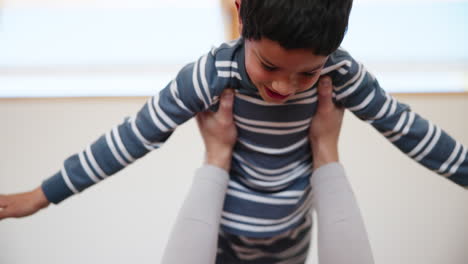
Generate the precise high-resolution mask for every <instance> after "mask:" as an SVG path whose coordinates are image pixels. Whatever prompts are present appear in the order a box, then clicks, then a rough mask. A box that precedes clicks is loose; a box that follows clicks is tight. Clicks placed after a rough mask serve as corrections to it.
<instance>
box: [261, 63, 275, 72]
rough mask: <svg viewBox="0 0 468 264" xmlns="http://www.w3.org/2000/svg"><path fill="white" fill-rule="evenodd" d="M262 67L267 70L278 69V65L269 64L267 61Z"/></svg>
mask: <svg viewBox="0 0 468 264" xmlns="http://www.w3.org/2000/svg"><path fill="white" fill-rule="evenodd" d="M262 67H263V69H265V70H267V71H274V70H276V69H277V68H276V67H273V66H268V65H266V64H265V63H262Z"/></svg>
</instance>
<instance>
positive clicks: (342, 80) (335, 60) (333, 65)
mask: <svg viewBox="0 0 468 264" xmlns="http://www.w3.org/2000/svg"><path fill="white" fill-rule="evenodd" d="M362 72H363V66H362V64H361V63H359V62H358V61H356V60H355V59H354V58H353V57H352V56H351V54H350V53H349V52H348V51H346V50H345V49H343V48H342V47H340V48H338V49H337V50H336V51H334V52H333V53H332V54H330V56H329V57H328V60H327V62H326V63H325V66H324V68H323V69H322V72H321V74H322V75H329V76H330V77H331V78H332V79H333V83H334V85H336V86H338V87H340V86H341V87H342V88H344V87H345V86H346V85H347V84H351V82H352V81H353V80H354V79H356V78H357V77H358V76H359V75H361V74H362Z"/></svg>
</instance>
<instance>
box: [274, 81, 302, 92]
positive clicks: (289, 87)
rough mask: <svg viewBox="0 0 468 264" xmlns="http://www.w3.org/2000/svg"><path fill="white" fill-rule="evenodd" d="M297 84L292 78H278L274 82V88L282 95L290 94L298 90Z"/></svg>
mask: <svg viewBox="0 0 468 264" xmlns="http://www.w3.org/2000/svg"><path fill="white" fill-rule="evenodd" d="M296 86H297V85H296V84H295V82H294V81H293V80H291V79H282V80H277V81H274V82H273V83H272V88H273V90H275V92H277V93H279V94H282V95H290V94H293V93H295V92H296Z"/></svg>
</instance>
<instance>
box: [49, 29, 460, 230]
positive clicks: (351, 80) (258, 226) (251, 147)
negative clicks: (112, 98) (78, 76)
mask: <svg viewBox="0 0 468 264" xmlns="http://www.w3.org/2000/svg"><path fill="white" fill-rule="evenodd" d="M244 54H245V53H244V41H243V39H242V38H240V39H238V40H236V41H232V42H229V43H225V44H222V45H221V46H220V47H218V48H214V49H213V50H211V51H210V52H209V53H208V54H206V55H204V56H202V57H201V58H200V59H198V60H197V61H196V62H194V63H190V64H188V65H187V66H185V67H184V68H182V69H181V70H180V72H179V73H178V75H177V77H176V78H175V79H174V80H173V81H172V82H170V83H169V84H168V85H167V86H166V87H165V88H164V89H163V90H161V92H160V93H159V94H158V95H157V96H154V97H152V98H149V100H148V102H147V103H146V104H145V105H144V106H143V108H142V109H141V110H140V111H139V112H138V113H137V115H136V116H134V117H131V118H129V119H126V120H125V121H124V122H123V123H122V124H119V125H117V126H116V127H114V128H113V129H111V130H110V131H109V132H107V133H106V134H104V135H102V136H101V137H100V138H98V139H97V140H96V141H95V142H94V143H92V144H91V145H89V146H87V147H86V148H85V149H84V150H83V151H82V152H80V153H78V154H75V155H73V156H71V157H70V158H68V159H66V160H65V162H64V164H63V167H62V168H61V170H60V171H59V172H57V173H56V174H55V175H53V176H52V177H50V178H49V179H47V180H45V181H44V182H43V184H42V188H43V190H44V193H45V195H46V196H47V198H48V200H49V201H51V202H53V203H59V202H61V201H62V200H64V199H66V198H67V197H69V196H71V195H73V194H75V193H78V192H81V191H83V190H84V189H86V188H87V187H89V186H91V185H93V184H94V183H97V182H99V181H101V180H103V179H105V178H106V177H108V176H110V175H112V174H114V173H116V172H117V171H119V170H121V169H123V168H125V167H126V166H128V165H129V164H131V163H132V162H133V161H135V160H136V159H138V158H140V157H142V156H144V155H145V154H146V153H148V152H149V151H150V150H153V149H157V148H159V147H160V146H162V144H163V143H164V142H165V141H166V140H167V139H168V138H169V136H170V135H171V134H172V132H173V131H174V129H175V128H176V127H177V126H179V125H180V124H182V123H184V122H185V121H187V120H188V119H190V118H192V117H193V116H194V115H195V114H196V113H197V112H201V111H204V110H207V109H210V108H211V109H215V108H216V107H217V103H218V101H219V95H220V94H221V93H222V91H223V90H224V89H225V88H227V87H230V88H234V89H235V90H236V96H235V101H234V118H235V122H236V125H237V128H238V141H237V143H236V145H235V148H234V154H233V159H232V166H231V171H230V181H229V187H228V190H227V194H226V200H225V205H224V210H223V213H222V219H221V225H222V228H223V230H224V231H225V232H228V233H233V234H236V235H244V236H250V237H271V236H274V235H278V234H280V233H283V232H285V231H287V230H291V229H292V228H294V227H296V226H297V225H299V224H300V223H301V221H302V220H303V218H304V216H305V215H306V214H307V212H308V211H309V210H310V208H311V206H312V202H311V201H312V195H311V186H310V182H309V177H310V176H311V173H312V156H311V151H310V147H309V146H310V145H309V141H308V127H309V125H310V122H311V121H312V116H313V114H314V113H315V110H316V107H317V87H316V86H313V87H311V88H310V89H308V90H306V91H304V92H300V93H298V94H296V95H294V96H292V97H291V98H290V99H289V100H288V101H287V102H285V103H283V104H275V103H269V102H265V101H264V100H262V98H261V97H260V95H259V94H258V91H257V89H256V88H255V86H254V85H253V84H252V83H251V82H250V80H249V77H248V75H247V73H246V69H245V60H244V59H245V58H244ZM321 74H327V75H329V76H331V78H332V80H333V84H334V86H335V89H334V96H335V99H336V100H337V101H338V102H340V103H341V104H342V105H344V106H345V107H346V108H348V109H349V110H350V111H351V112H353V113H354V114H355V115H356V116H357V117H359V118H360V119H361V120H363V121H365V122H368V123H369V124H371V125H372V126H374V127H375V128H376V129H377V130H378V131H379V132H381V133H382V135H384V136H385V137H386V138H387V139H388V140H389V141H390V142H392V143H393V144H394V145H395V146H397V147H398V148H399V149H400V150H401V151H403V152H404V153H406V154H407V155H409V156H410V157H411V158H413V159H414V160H416V161H417V162H419V163H421V164H422V165H423V166H426V167H427V168H429V169H431V170H433V171H435V172H437V173H439V174H441V175H443V176H445V177H447V178H448V179H450V180H452V181H454V182H455V183H457V184H459V185H462V186H467V185H468V160H467V149H466V147H464V146H462V145H461V144H460V143H459V142H457V141H455V140H454V139H452V138H451V137H450V136H449V135H448V134H446V133H445V132H444V131H442V130H441V129H440V128H439V127H437V126H435V125H434V124H432V123H431V122H429V121H427V120H425V119H423V118H421V117H420V116H419V115H417V114H415V113H414V112H412V111H411V110H410V108H409V107H408V106H407V105H405V104H402V103H399V102H398V101H397V100H395V99H394V98H393V97H392V96H390V95H389V94H387V93H386V92H385V91H384V90H382V88H381V87H380V86H379V84H378V82H377V80H376V79H375V78H374V77H373V76H372V75H371V74H370V73H369V72H368V71H366V69H365V68H364V66H363V65H362V64H360V63H359V62H357V61H355V60H354V59H353V58H352V57H351V56H350V55H349V54H348V53H347V52H346V51H344V50H342V49H338V50H337V51H336V52H334V53H333V54H331V55H330V57H329V59H328V61H327V62H326V64H325V67H324V69H323V70H322V72H321Z"/></svg>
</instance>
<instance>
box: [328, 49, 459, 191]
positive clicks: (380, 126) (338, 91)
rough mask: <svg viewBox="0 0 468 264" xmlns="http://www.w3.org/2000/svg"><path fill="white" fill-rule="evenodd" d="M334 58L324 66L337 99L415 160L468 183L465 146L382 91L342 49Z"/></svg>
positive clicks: (445, 175)
mask: <svg viewBox="0 0 468 264" xmlns="http://www.w3.org/2000/svg"><path fill="white" fill-rule="evenodd" d="M334 59H335V61H334V62H333V63H331V64H332V65H331V66H328V67H331V68H329V69H332V68H333V67H334V68H333V70H336V71H334V72H333V73H331V75H332V78H333V82H334V85H335V96H336V100H337V101H340V102H341V103H342V104H343V105H344V106H345V107H346V108H347V109H348V110H350V111H351V112H353V113H354V114H355V115H356V116H357V117H358V118H360V119H361V120H364V121H366V122H368V123H370V124H371V125H372V126H374V128H376V129H377V130H378V131H379V132H380V133H381V134H382V135H383V136H385V137H386V138H387V139H388V140H389V141H390V142H391V143H393V144H394V145H395V146H397V147H398V148H399V149H400V150H401V151H403V152H404V153H406V154H407V155H408V156H409V157H411V158H412V159H414V160H415V161H417V162H419V163H420V164H422V165H423V166H425V167H427V168H428V169H430V170H433V171H435V172H436V173H438V174H440V175H442V176H444V177H447V178H448V179H450V180H452V181H453V182H455V183H457V184H459V185H461V186H464V187H467V186H468V157H467V148H466V147H465V146H463V145H462V144H460V143H459V142H458V141H456V140H455V139H453V138H452V137H450V136H449V135H448V134H447V133H446V132H444V131H443V130H442V129H441V128H440V127H438V126H436V125H434V124H433V123H431V122H430V121H428V120H426V119H424V118H422V117H421V116H419V115H418V114H416V113H414V112H413V111H411V109H410V107H409V106H408V105H405V104H402V103H400V102H398V101H397V100H396V99H395V98H393V97H392V96H391V95H389V94H388V93H386V92H385V91H384V90H383V89H382V88H381V87H380V86H379V83H378V82H377V80H376V79H375V78H374V76H372V74H370V73H369V72H368V71H367V70H366V69H365V67H364V66H363V65H362V64H361V63H358V62H356V61H355V60H354V59H353V58H352V57H351V56H349V54H347V53H346V52H345V51H343V50H338V51H337V54H336V56H335V58H334ZM333 65H336V66H333Z"/></svg>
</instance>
